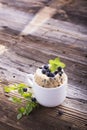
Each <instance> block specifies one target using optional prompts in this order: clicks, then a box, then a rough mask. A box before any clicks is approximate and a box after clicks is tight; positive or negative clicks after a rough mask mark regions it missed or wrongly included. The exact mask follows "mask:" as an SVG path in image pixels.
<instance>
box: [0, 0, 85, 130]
mask: <svg viewBox="0 0 87 130" xmlns="http://www.w3.org/2000/svg"><path fill="white" fill-rule="evenodd" d="M49 9H50V11H49ZM42 16H43V17H42ZM86 23H87V1H86V0H67V1H66V0H55V1H54V0H37V1H36V0H18V1H17V0H0V130H80V129H81V130H87V82H86V81H87V26H86ZM26 27H28V28H29V29H28V30H27V29H26ZM57 56H59V57H60V58H61V60H62V61H63V62H65V64H66V65H67V67H66V69H65V71H66V73H67V75H68V77H69V81H68V82H69V84H68V93H67V97H66V100H65V101H64V102H63V104H62V105H60V106H58V107H55V108H45V107H42V106H40V108H39V109H38V110H36V111H34V112H32V113H31V114H30V115H29V116H28V117H24V118H22V119H21V120H20V121H17V119H16V115H17V106H16V105H15V104H13V103H11V102H10V101H8V99H7V97H6V96H5V94H4V91H3V87H4V86H5V85H7V84H10V83H15V82H25V83H26V74H28V73H34V72H35V70H36V68H37V67H39V66H41V65H42V64H44V63H46V62H47V61H48V60H49V59H50V58H54V57H57ZM59 110H60V111H63V115H61V116H60V115H59V114H58V111H59Z"/></svg>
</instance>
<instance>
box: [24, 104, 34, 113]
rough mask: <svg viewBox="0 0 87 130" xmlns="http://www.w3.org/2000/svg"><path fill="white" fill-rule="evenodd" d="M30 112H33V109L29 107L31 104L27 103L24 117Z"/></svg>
mask: <svg viewBox="0 0 87 130" xmlns="http://www.w3.org/2000/svg"><path fill="white" fill-rule="evenodd" d="M32 110H33V107H32V105H31V103H28V104H27V105H26V115H29V114H30V112H31V111H32Z"/></svg>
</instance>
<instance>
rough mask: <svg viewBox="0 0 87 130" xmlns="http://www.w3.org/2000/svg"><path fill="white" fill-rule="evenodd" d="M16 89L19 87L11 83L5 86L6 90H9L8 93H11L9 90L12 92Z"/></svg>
mask: <svg viewBox="0 0 87 130" xmlns="http://www.w3.org/2000/svg"><path fill="white" fill-rule="evenodd" d="M16 89H17V86H15V85H10V86H5V87H4V91H5V92H7V93H9V92H11V91H13V90H16Z"/></svg>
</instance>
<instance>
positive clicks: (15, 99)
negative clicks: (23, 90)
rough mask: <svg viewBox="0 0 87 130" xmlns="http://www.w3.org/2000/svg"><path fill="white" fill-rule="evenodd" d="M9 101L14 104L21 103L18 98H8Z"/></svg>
mask: <svg viewBox="0 0 87 130" xmlns="http://www.w3.org/2000/svg"><path fill="white" fill-rule="evenodd" d="M9 100H10V101H12V102H14V103H21V101H22V99H21V98H18V97H10V98H9Z"/></svg>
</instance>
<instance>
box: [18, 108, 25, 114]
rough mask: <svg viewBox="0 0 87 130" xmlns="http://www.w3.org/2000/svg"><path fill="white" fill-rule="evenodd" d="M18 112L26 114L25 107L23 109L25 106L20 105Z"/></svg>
mask: <svg viewBox="0 0 87 130" xmlns="http://www.w3.org/2000/svg"><path fill="white" fill-rule="evenodd" d="M18 112H19V113H22V114H23V115H25V114H26V109H25V107H20V108H19V109H18Z"/></svg>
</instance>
